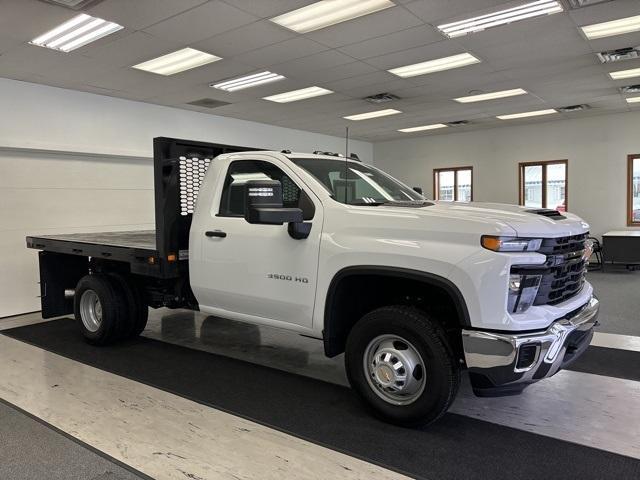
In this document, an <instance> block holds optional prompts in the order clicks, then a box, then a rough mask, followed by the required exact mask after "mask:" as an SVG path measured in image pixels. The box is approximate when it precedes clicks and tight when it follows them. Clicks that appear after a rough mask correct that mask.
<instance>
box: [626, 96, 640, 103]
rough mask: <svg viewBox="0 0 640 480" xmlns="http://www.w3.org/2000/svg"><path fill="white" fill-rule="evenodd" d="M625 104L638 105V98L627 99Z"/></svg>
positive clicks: (639, 101)
mask: <svg viewBox="0 0 640 480" xmlns="http://www.w3.org/2000/svg"><path fill="white" fill-rule="evenodd" d="M627 103H640V97H631V98H627Z"/></svg>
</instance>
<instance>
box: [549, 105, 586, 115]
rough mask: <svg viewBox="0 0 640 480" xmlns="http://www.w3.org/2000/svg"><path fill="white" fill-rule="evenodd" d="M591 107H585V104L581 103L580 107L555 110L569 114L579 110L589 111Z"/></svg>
mask: <svg viewBox="0 0 640 480" xmlns="http://www.w3.org/2000/svg"><path fill="white" fill-rule="evenodd" d="M590 108H591V105H587V104H586V103H582V104H580V105H567V106H566V107H558V108H556V110H558V111H559V112H562V113H571V112H579V111H581V110H589V109H590Z"/></svg>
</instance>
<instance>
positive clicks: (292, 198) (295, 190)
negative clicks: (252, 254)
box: [218, 160, 315, 220]
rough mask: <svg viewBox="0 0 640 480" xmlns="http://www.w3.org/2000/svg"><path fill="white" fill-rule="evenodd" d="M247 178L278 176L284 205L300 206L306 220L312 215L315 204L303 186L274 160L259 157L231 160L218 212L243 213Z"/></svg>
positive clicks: (275, 177)
mask: <svg viewBox="0 0 640 480" xmlns="http://www.w3.org/2000/svg"><path fill="white" fill-rule="evenodd" d="M249 180H278V181H279V182H280V183H281V184H282V199H283V206H284V207H285V208H301V209H302V212H303V215H304V219H305V220H311V219H312V218H313V215H314V214H315V207H314V205H313V202H312V201H311V199H310V198H309V196H308V195H307V194H306V193H305V192H304V190H302V189H300V187H298V185H296V184H295V182H294V181H293V180H291V178H289V177H288V176H287V174H285V173H284V172H283V171H282V170H280V169H279V168H278V167H276V166H275V165H274V164H272V163H269V162H264V161H261V160H237V161H235V162H231V164H230V165H229V170H227V176H226V178H225V181H224V187H223V189H222V197H221V199H220V210H219V214H218V215H220V216H223V217H243V216H244V203H245V202H244V184H245V183H246V182H247V181H249Z"/></svg>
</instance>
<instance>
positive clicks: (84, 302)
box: [80, 290, 102, 333]
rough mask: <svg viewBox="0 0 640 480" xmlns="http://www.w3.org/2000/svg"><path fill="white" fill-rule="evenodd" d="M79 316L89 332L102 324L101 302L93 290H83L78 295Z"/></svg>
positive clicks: (94, 330)
mask: <svg viewBox="0 0 640 480" xmlns="http://www.w3.org/2000/svg"><path fill="white" fill-rule="evenodd" d="M80 318H81V319H82V324H83V325H84V328H86V329H87V330H89V331H90V332H91V333H95V332H97V331H98V329H99V328H100V325H102V304H101V303H100V299H99V298H98V294H97V293H96V292H94V291H93V290H85V291H84V292H83V294H82V297H80Z"/></svg>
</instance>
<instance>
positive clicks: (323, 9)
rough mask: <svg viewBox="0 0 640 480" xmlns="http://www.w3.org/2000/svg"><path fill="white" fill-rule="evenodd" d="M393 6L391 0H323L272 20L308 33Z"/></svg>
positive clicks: (299, 31) (291, 28)
mask: <svg viewBox="0 0 640 480" xmlns="http://www.w3.org/2000/svg"><path fill="white" fill-rule="evenodd" d="M393 6H395V4H394V3H393V2H391V1H390V0H321V1H319V2H315V3H312V4H311V5H307V6H306V7H302V8H298V9H297V10H292V11H291V12H287V13H285V14H283V15H279V16H277V17H274V18H272V19H271V21H272V22H274V23H277V24H278V25H281V26H283V27H285V28H288V29H289V30H293V31H294V32H298V33H307V32H312V31H314V30H319V29H321V28H325V27H328V26H330V25H335V24H336V23H341V22H346V21H347V20H352V19H354V18H358V17H362V16H363V15H368V14H370V13H373V12H377V11H380V10H384V9H385V8H389V7H393Z"/></svg>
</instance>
